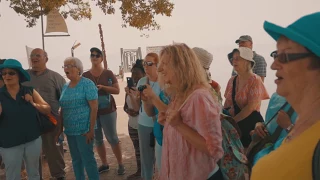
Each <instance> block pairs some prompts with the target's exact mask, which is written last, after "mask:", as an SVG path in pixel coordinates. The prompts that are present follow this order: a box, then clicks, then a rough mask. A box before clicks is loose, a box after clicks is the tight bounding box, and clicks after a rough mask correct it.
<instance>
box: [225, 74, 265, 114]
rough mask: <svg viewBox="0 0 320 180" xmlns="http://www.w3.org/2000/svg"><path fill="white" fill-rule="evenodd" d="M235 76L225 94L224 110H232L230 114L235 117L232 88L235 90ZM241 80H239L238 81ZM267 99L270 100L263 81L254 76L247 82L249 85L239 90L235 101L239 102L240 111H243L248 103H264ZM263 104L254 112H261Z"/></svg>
mask: <svg viewBox="0 0 320 180" xmlns="http://www.w3.org/2000/svg"><path fill="white" fill-rule="evenodd" d="M234 78H235V76H233V77H231V78H230V80H229V82H228V84H227V88H226V91H225V94H224V97H225V98H226V100H225V104H224V108H230V109H229V112H230V114H231V115H232V116H235V113H234V106H233V102H232V88H233V80H234ZM237 80H239V79H237ZM265 99H269V95H268V92H267V90H266V88H265V86H264V84H263V82H262V80H261V78H260V77H259V76H258V75H256V74H253V75H252V76H251V77H249V79H248V80H247V83H246V84H245V85H244V86H243V88H242V89H239V91H238V92H236V97H235V100H236V102H237V105H238V106H239V108H240V109H243V108H244V107H245V106H246V105H247V104H248V103H250V102H256V101H260V102H261V101H262V100H265ZM260 106H261V103H259V104H258V105H257V106H256V107H255V109H254V110H256V111H260Z"/></svg>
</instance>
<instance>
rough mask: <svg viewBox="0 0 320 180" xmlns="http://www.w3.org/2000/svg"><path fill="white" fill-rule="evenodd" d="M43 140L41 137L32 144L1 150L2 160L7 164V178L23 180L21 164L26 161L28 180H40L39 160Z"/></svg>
mask: <svg viewBox="0 0 320 180" xmlns="http://www.w3.org/2000/svg"><path fill="white" fill-rule="evenodd" d="M41 145H42V140H41V137H39V138H38V139H36V140H33V141H31V142H28V143H25V144H21V145H19V146H14V147H11V148H0V151H1V155H2V160H3V163H4V164H5V170H6V178H7V179H10V180H20V179H21V164H22V160H23V159H24V163H25V166H26V170H27V174H28V179H29V180H39V179H40V174H39V158H40V151H41Z"/></svg>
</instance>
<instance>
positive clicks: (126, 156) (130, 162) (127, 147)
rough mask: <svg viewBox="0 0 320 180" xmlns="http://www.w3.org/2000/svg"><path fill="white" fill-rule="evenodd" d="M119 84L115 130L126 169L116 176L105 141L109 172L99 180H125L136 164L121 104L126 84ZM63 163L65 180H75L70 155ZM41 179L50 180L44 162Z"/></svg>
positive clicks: (0, 173)
mask: <svg viewBox="0 0 320 180" xmlns="http://www.w3.org/2000/svg"><path fill="white" fill-rule="evenodd" d="M119 81H120V82H119V84H120V92H121V93H120V94H119V95H117V96H115V99H116V103H117V106H118V111H117V112H118V120H117V130H118V135H119V138H120V140H121V145H122V152H123V162H124V165H125V167H126V174H125V175H123V176H118V175H117V174H116V169H117V167H118V165H117V161H116V158H115V156H114V155H113V153H112V150H111V147H110V145H109V144H108V143H107V142H106V141H105V144H106V147H107V157H108V161H109V164H110V171H109V172H106V173H103V174H101V175H100V179H101V180H108V179H109V180H122V179H126V177H127V176H128V175H130V174H132V173H134V172H135V171H136V162H135V156H134V149H133V145H132V142H131V139H130V137H129V135H128V117H127V115H126V113H125V112H124V111H123V104H124V90H123V89H124V87H125V85H126V82H121V80H119ZM65 148H66V149H68V146H67V145H65ZM95 157H96V159H97V162H98V165H100V164H101V161H100V159H99V156H98V154H97V153H95ZM65 162H66V166H67V167H66V173H67V176H66V178H67V180H75V177H74V174H73V169H72V162H71V157H70V153H69V152H66V153H65ZM43 178H44V180H49V179H50V173H49V170H48V165H47V163H46V161H45V160H43ZM0 180H5V176H4V171H3V170H0Z"/></svg>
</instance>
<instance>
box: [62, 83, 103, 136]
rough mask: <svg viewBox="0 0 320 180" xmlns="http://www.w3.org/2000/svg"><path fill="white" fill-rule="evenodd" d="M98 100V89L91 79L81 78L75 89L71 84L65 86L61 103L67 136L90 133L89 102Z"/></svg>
mask: <svg viewBox="0 0 320 180" xmlns="http://www.w3.org/2000/svg"><path fill="white" fill-rule="evenodd" d="M96 99H98V89H97V87H96V86H95V84H94V83H93V82H92V81H91V80H90V79H87V78H85V77H81V79H80V81H79V83H78V84H77V85H76V86H75V87H73V88H70V87H69V83H66V84H65V85H64V86H63V88H62V93H61V97H60V100H59V102H60V106H61V109H62V116H63V125H64V128H65V130H64V133H65V134H66V135H69V136H70V135H81V134H85V133H87V132H88V131H89V128H90V106H89V103H88V101H91V100H96Z"/></svg>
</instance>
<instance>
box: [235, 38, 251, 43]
mask: <svg viewBox="0 0 320 180" xmlns="http://www.w3.org/2000/svg"><path fill="white" fill-rule="evenodd" d="M240 41H250V40H248V39H237V40H236V41H235V43H236V44H238V43H239V42H240Z"/></svg>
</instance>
